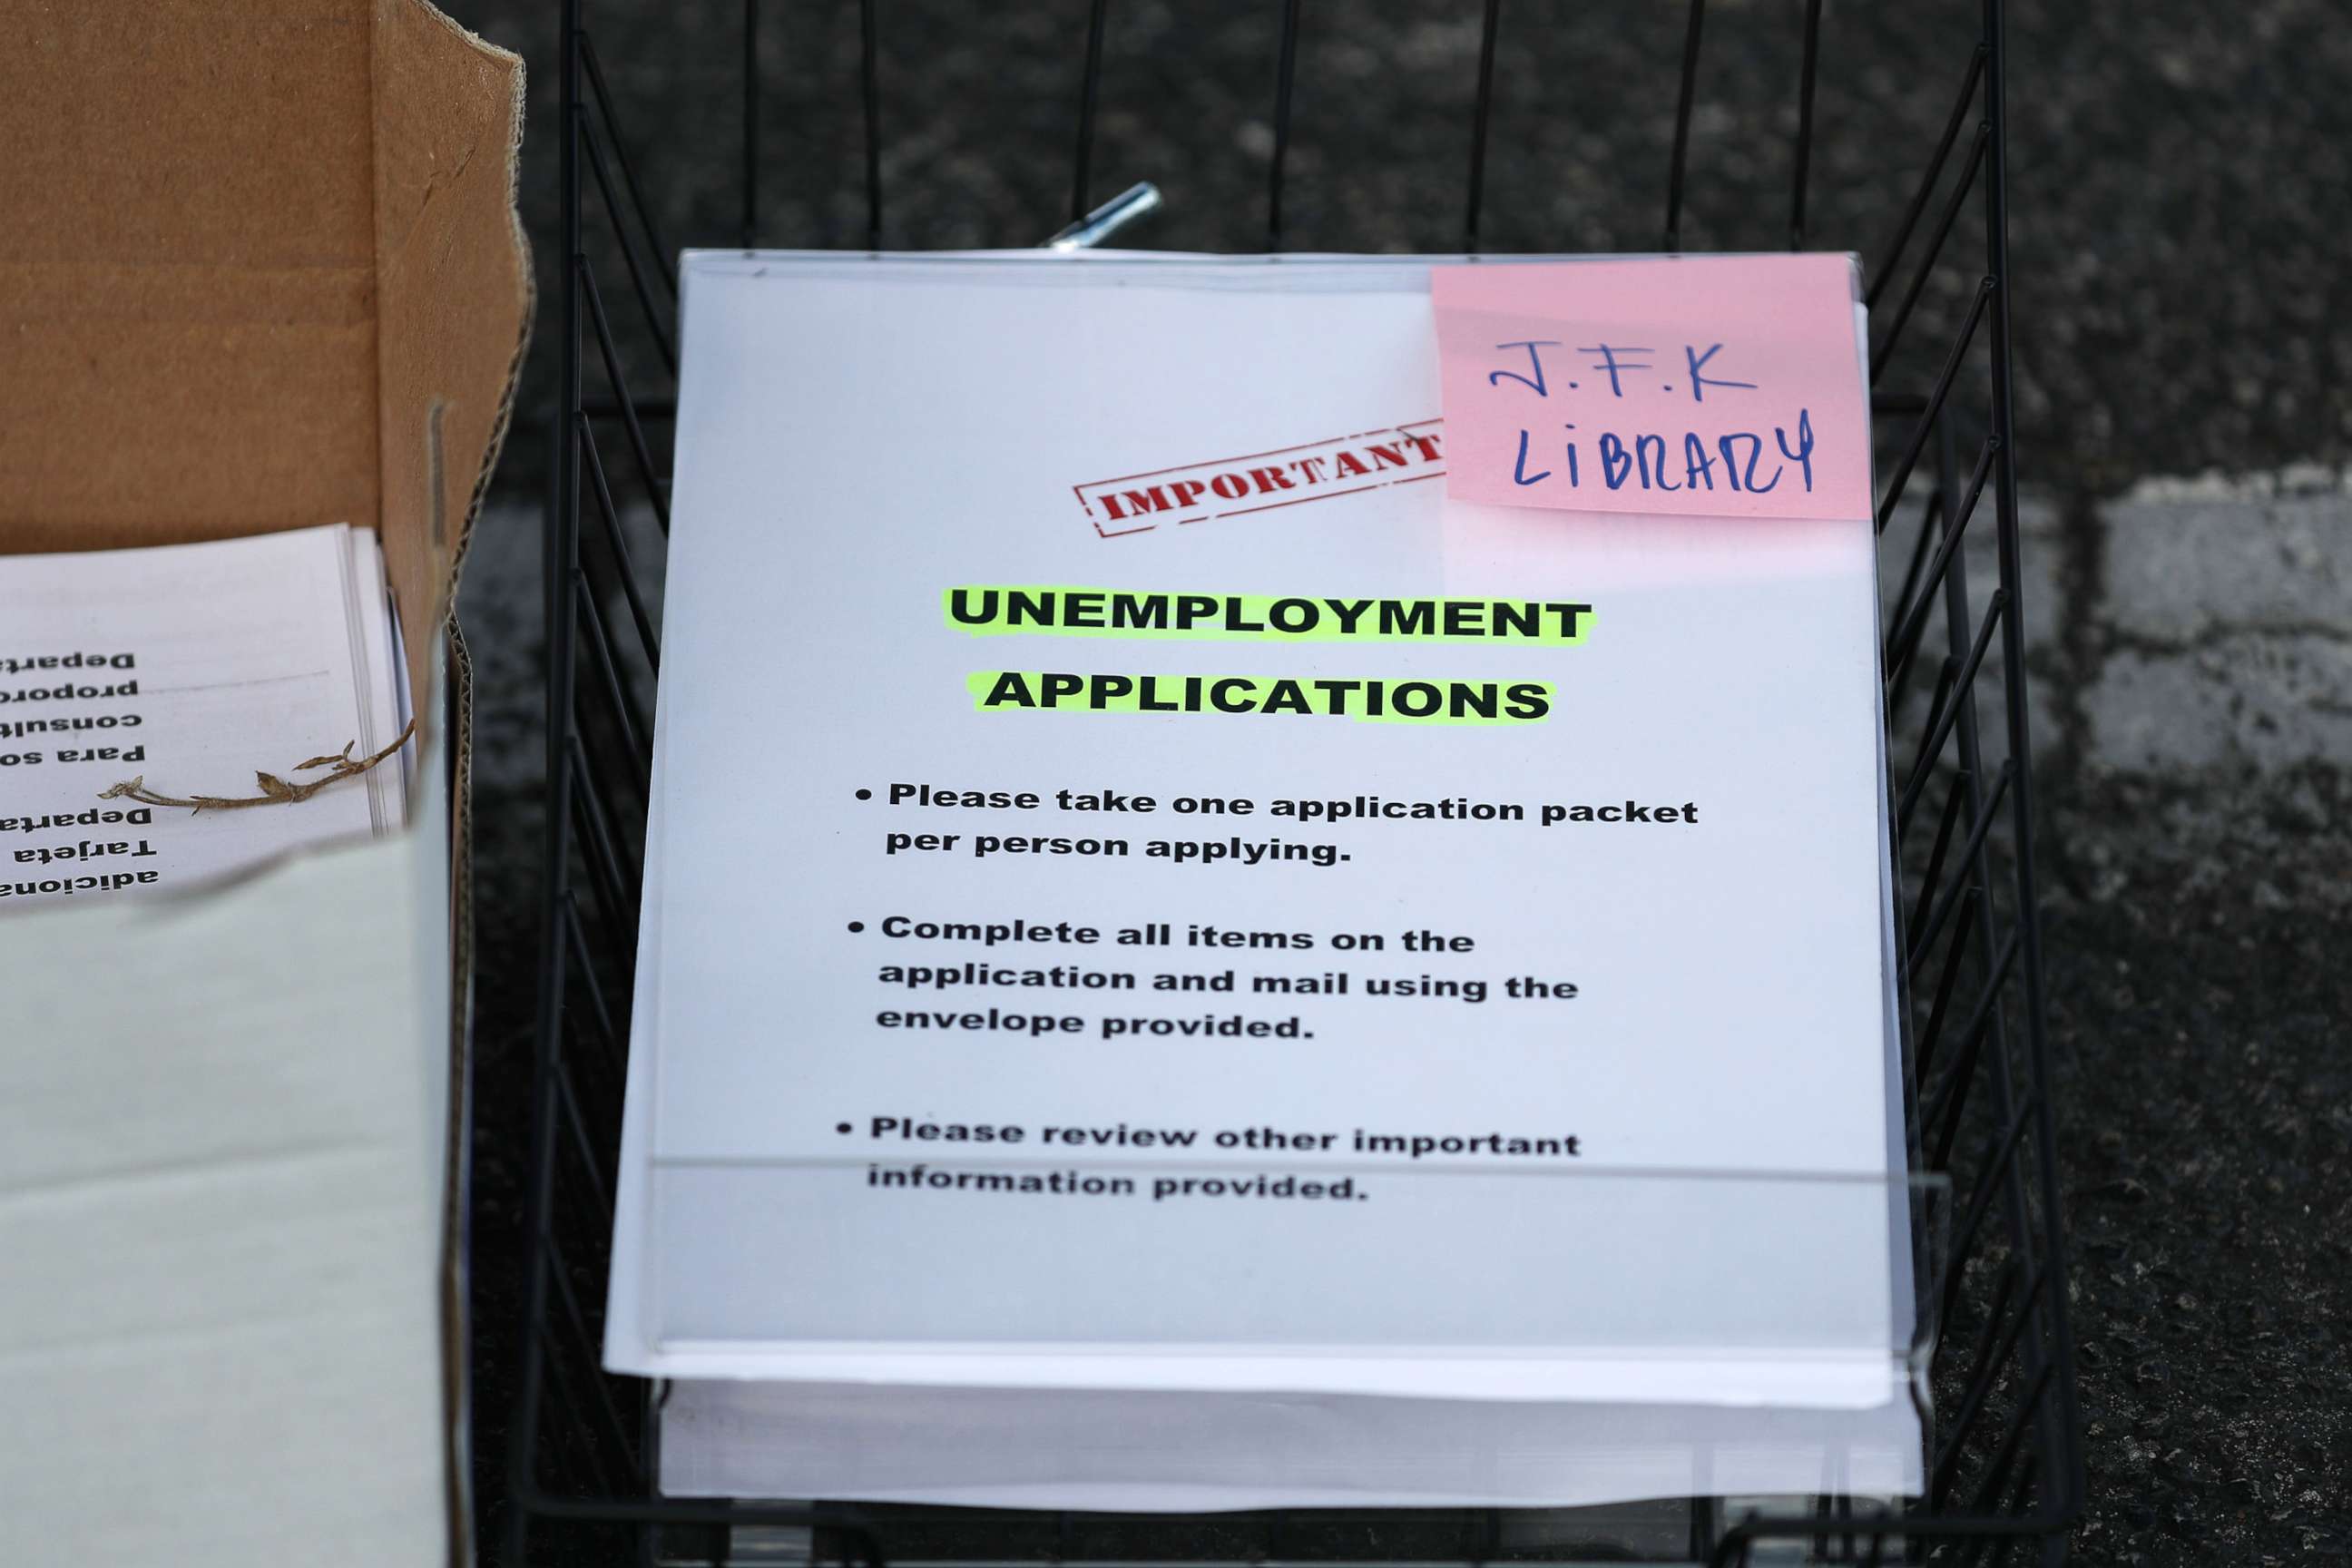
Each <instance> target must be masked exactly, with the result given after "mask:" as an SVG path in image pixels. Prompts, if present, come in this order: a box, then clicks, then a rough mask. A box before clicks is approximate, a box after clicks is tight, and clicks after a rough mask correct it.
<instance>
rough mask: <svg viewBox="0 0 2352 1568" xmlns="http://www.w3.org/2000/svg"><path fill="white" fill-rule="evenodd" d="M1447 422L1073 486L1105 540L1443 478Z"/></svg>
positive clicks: (1433, 421) (1371, 432) (1400, 427)
mask: <svg viewBox="0 0 2352 1568" xmlns="http://www.w3.org/2000/svg"><path fill="white" fill-rule="evenodd" d="M1444 437H1445V422H1444V420H1442V419H1423V420H1418V421H1416V422H1414V423H1412V424H1411V425H1391V426H1386V427H1384V428H1382V429H1378V430H1361V431H1358V432H1357V433H1356V434H1355V435H1352V436H1337V437H1332V438H1331V439H1330V440H1328V441H1310V442H1308V443H1307V444H1306V445H1305V446H1301V447H1276V448H1275V449H1274V450H1273V451H1270V452H1251V453H1247V454H1245V455H1244V456H1242V457H1238V458H1211V459H1210V460H1209V461H1207V462H1203V463H1190V464H1187V465H1185V466H1184V467H1182V468H1158V469H1154V470H1153V471H1151V472H1150V473H1144V474H1126V475H1123V476H1121V477H1120V478H1118V479H1095V480H1091V481H1089V482H1087V483H1085V484H1078V485H1072V486H1071V487H1070V489H1071V490H1072V491H1073V492H1074V493H1075V494H1076V496H1077V498H1078V504H1079V505H1080V506H1082V507H1084V508H1086V511H1087V521H1089V522H1091V523H1093V524H1094V528H1095V531H1096V532H1097V533H1098V534H1100V535H1101V536H1102V537H1103V538H1105V539H1117V538H1118V537H1120V536H1121V535H1123V534H1129V533H1148V532H1150V531H1151V530H1153V529H1155V528H1158V527H1160V526H1161V525H1162V524H1171V525H1181V524H1185V523H1193V522H1210V521H1215V520H1216V519H1218V518H1222V517H1240V516H1242V515H1244V513H1248V512H1256V511H1272V510H1275V509H1276V507H1286V506H1303V505H1305V504H1306V503H1307V502H1308V501H1317V500H1338V499H1339V497H1341V496H1352V495H1361V494H1363V493H1364V492H1365V491H1366V490H1377V489H1386V488H1387V487H1389V486H1390V485H1410V484H1417V483H1419V482H1420V481H1422V480H1423V479H1444V477H1445V447H1444Z"/></svg>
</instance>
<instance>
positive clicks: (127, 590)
mask: <svg viewBox="0 0 2352 1568" xmlns="http://www.w3.org/2000/svg"><path fill="white" fill-rule="evenodd" d="M0 627H5V643H6V647H5V649H0V899H5V900H6V902H5V903H0V912H5V911H6V910H15V909H24V908H29V907H31V906H33V905H35V904H37V903H40V902H42V901H44V900H64V899H73V898H82V899H90V898H105V897H111V896H124V895H131V894H137V893H142V892H153V891H161V890H163V889H195V888H198V887H200V886H201V885H202V884H203V883H204V882H205V879H211V878H215V877H219V876H222V875H225V874H227V873H230V872H235V871H239V870H244V869H247V868H251V867H253V866H255V865H258V864H260V863H262V862H264V861H267V860H268V859H271V858H275V857H276V856H278V855H280V854H283V853H285V852H286V851H289V850H291V849H298V848H301V847H307V846H310V845H315V844H323V843H330V842H332V841H334V840H336V839H340V838H348V837H356V836H364V835H367V834H371V833H388V832H391V831H392V830H394V828H396V827H398V826H402V825H403V824H404V823H405V822H406V821H407V819H408V807H407V795H408V791H407V773H408V765H407V763H406V762H405V761H404V760H401V759H396V758H395V757H394V756H393V755H392V753H394V752H405V753H406V756H407V757H408V758H413V757H414V755H415V748H414V746H413V745H409V744H406V743H405V742H404V735H405V734H406V732H407V730H408V721H409V717H410V714H409V708H408V694H407V691H406V684H407V682H406V679H405V676H404V661H403V660H402V658H400V654H399V644H400V631H399V626H398V624H397V617H396V616H394V610H393V605H392V601H391V596H390V595H389V593H388V592H387V591H386V588H385V586H384V577H383V552H381V551H380V550H379V549H378V548H377V545H376V538H375V534H374V531H373V530H370V529H354V528H351V527H348V526H345V525H343V524H340V523H338V524H334V525H331V526H328V527H321V528H312V529H299V530H295V531H289V532H285V533H267V534H258V535H256V536H254V537H251V538H247V539H226V540H215V541H212V542H207V543H202V544H165V545H156V546H153V547H151V548H148V549H142V550H96V551H89V552H81V553H78V554H66V555H0ZM378 764H381V765H378Z"/></svg>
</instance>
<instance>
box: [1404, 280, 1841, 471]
mask: <svg viewBox="0 0 2352 1568" xmlns="http://www.w3.org/2000/svg"><path fill="white" fill-rule="evenodd" d="M1854 279H1855V268H1854V264H1853V258H1851V257H1848V256H1685V257H1661V258H1655V259H1653V260H1643V261H1569V262H1479V263H1475V264H1472V265H1469V266H1461V267H1438V268H1432V269H1431V272H1430V279H1429V282H1430V294H1431V297H1432V300H1433V303H1434V304H1435V306H1436V310H1437V354H1438V362H1439V374H1440V380H1441V384H1442V388H1443V391H1444V399H1445V449H1446V463H1445V489H1446V493H1447V494H1448V495H1451V496H1452V497H1453V498H1454V500H1467V501H1484V502H1489V503H1493V504H1496V505H1502V506H1535V507H1552V508H1557V509H1559V510H1570V511H1638V512H1651V513H1664V514H1689V515H1701V516H1710V517H1807V518H1852V517H1867V516H1869V515H1870V511H1871V500H1870V413H1869V405H1868V402H1867V400H1866V397H1865V395H1864V387H1863V373H1862V360H1861V353H1860V350H1859V348H1858V346H1857V344H1856V342H1855V341H1854V331H1855V313H1854Z"/></svg>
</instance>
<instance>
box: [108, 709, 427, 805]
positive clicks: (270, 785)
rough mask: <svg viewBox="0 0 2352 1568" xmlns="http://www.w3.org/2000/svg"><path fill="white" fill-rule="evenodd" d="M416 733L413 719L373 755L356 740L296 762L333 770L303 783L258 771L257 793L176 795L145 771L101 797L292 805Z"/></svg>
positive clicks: (363, 768) (299, 768) (306, 768)
mask: <svg viewBox="0 0 2352 1568" xmlns="http://www.w3.org/2000/svg"><path fill="white" fill-rule="evenodd" d="M415 733H416V721H415V720H414V719H411V720H410V721H408V728H406V729H405V730H403V731H401V732H400V734H399V735H398V736H397V737H396V738H395V739H394V741H393V742H392V744H390V745H389V746H386V747H385V748H384V749H383V750H382V751H381V752H376V753H375V754H374V755H373V756H370V757H354V756H352V747H353V746H356V745H358V744H359V742H357V741H352V742H349V743H348V744H346V745H345V746H344V747H343V749H342V750H341V752H337V753H336V754H334V755H332V756H326V757H312V758H310V760H309V761H308V762H300V763H295V764H294V766H293V769H292V771H293V772H295V773H308V772H310V770H311V769H312V768H326V769H328V770H330V771H329V772H328V773H326V774H325V775H324V776H322V777H320V778H315V779H305V780H304V781H302V782H301V783H299V784H289V783H287V782H286V781H285V780H284V779H281V778H279V777H278V775H277V774H276V773H261V772H258V771H257V772H256V773H254V775H253V778H254V782H255V783H256V784H259V785H260V786H261V793H260V794H259V795H247V796H245V797H242V798H231V797H228V796H226V795H190V796H189V797H188V798H187V799H185V800H182V799H180V798H179V797H177V796H176V795H158V794H156V793H155V792H154V791H153V790H151V789H149V788H148V787H147V780H146V778H145V777H144V775H142V776H141V777H139V778H135V779H125V780H123V781H122V782H121V784H116V785H115V786H114V787H113V788H112V789H109V790H100V792H99V796H98V798H99V799H100V800H135V801H141V802H143V803H144V804H146V805H184V806H186V807H187V808H188V809H189V810H191V811H242V810H243V809H244V808H245V807H247V806H248V805H293V804H294V803H295V802H297V801H302V800H308V799H310V797H311V796H312V795H316V794H318V793H319V792H320V790H322V789H324V788H326V787H327V786H328V785H329V784H338V783H341V781H342V780H344V779H351V778H357V777H359V775H360V774H362V773H365V772H367V771H368V770H369V769H370V768H372V767H373V766H375V765H376V764H377V763H380V762H382V761H383V760H384V759H385V758H386V757H388V756H391V755H392V754H393V753H394V752H397V751H398V750H400V748H401V747H403V746H404V745H406V744H408V738H409V737H410V736H411V735H414V734H415Z"/></svg>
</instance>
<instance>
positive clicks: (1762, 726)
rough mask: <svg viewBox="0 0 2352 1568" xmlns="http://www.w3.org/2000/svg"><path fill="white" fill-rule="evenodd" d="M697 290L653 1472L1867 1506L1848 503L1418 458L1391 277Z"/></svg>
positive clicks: (1860, 711)
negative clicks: (1575, 503) (1640, 491)
mask: <svg viewBox="0 0 2352 1568" xmlns="http://www.w3.org/2000/svg"><path fill="white" fill-rule="evenodd" d="M686 276H687V279H688V292H687V309H686V319H685V346H686V378H685V384H684V387H683V392H682V397H681V403H680V411H679V433H678V452H677V490H676V495H675V499H674V505H673V528H674V531H673V535H672V544H671V552H672V553H671V560H670V569H669V579H668V590H667V592H668V605H669V610H668V615H667V646H666V648H665V668H664V671H663V681H662V693H661V705H660V712H659V719H658V723H657V726H656V729H657V734H656V775H655V789H654V805H653V812H652V818H651V823H650V826H649V833H648V849H647V870H646V898H645V907H644V918H643V922H642V936H641V940H640V950H639V953H640V959H639V971H638V977H637V992H636V1002H635V1015H634V1023H633V1039H632V1050H631V1057H630V1084H629V1096H628V1108H627V1117H626V1121H625V1138H624V1161H623V1173H622V1182H621V1191H620V1194H619V1212H618V1222H617V1225H616V1229H615V1237H614V1269H613V1282H612V1290H611V1296H610V1302H609V1309H608V1320H607V1323H608V1326H607V1338H606V1359H607V1362H608V1364H610V1365H611V1366H613V1367H614V1368H615V1369H618V1370H625V1371H630V1372H636V1373H646V1374H652V1375H658V1376H664V1377H669V1378H674V1379H678V1380H681V1381H680V1382H679V1383H678V1384H677V1387H676V1388H674V1389H673V1391H672V1393H671V1394H670V1397H669V1398H668V1400H667V1404H666V1405H665V1407H664V1415H663V1433H662V1445H661V1452H662V1456H663V1460H662V1463H663V1473H662V1482H663V1485H664V1487H665V1488H666V1489H667V1490H670V1491H672V1492H674V1493H681V1494H694V1495H746V1494H750V1495H772V1496H805V1495H822V1496H834V1497H848V1498H869V1499H889V1500H931V1501H943V1502H962V1503H984V1502H986V1503H1001V1504H1015V1505H1036V1506H1054V1507H1069V1508H1089V1507H1093V1508H1171V1509H1173V1508H1232V1507H1253V1506H1272V1505H1279V1504H1314V1503H1331V1502H1341V1501H1349V1502H1359V1503H1361V1502H1372V1501H1393V1502H1468V1503H1527V1504H1532V1503H1573V1502H1591V1501H1599V1500H1611V1499H1626V1498H1638V1497H1645V1496H1660V1495H1672V1494H1677V1493H1691V1492H1715V1493H1721V1492H1758V1491H1792V1492H1805V1491H1814V1490H1838V1491H1846V1492H1896V1491H1903V1490H1906V1489H1915V1488H1916V1485H1917V1480H1918V1469H1919V1456H1918V1428H1917V1424H1916V1416H1915V1414H1914V1411H1913V1407H1912V1405H1911V1404H1910V1400H1909V1392H1908V1388H1907V1385H1906V1377H1905V1373H1904V1361H1905V1352H1906V1350H1907V1348H1908V1346H1909V1344H1910V1342H1911V1338H1912V1335H1913V1331H1914V1326H1915V1325H1914V1313H1913V1303H1912V1300H1911V1294H1910V1289H1909V1270H1910V1264H1909V1251H1910V1243H1909V1228H1908V1216H1907V1205H1906V1203H1905V1201H1904V1195H1905V1194H1904V1188H1903V1186H1902V1175H1903V1164H1902V1159H1901V1148H1900V1140H1899V1133H1898V1132H1897V1131H1896V1129H1897V1128H1898V1127H1899V1116H1897V1115H1895V1114H1893V1110H1892V1108H1893V1107H1894V1106H1895V1104H1896V1103H1898V1101H1897V1095H1898V1092H1899V1091H1898V1088H1897V1079H1896V1076H1895V1062H1894V1060H1893V1058H1892V1051H1893V1049H1894V1035H1893V1032H1892V1018H1891V1014H1890V1006H1891V1003H1890V987H1891V984H1892V973H1893V972H1892V966H1891V961H1890V947H1891V942H1890V937H1889V930H1890V928H1889V924H1888V921H1889V915H1888V903H1887V897H1886V870H1885V835H1884V832H1883V830H1882V810H1883V806H1882V803H1883V800H1884V794H1885V792H1884V785H1883V783H1882V782H1881V781H1882V764H1881V762H1880V760H1879V755H1878V734H1879V722H1878V677H1877V670H1876V664H1875V658H1874V647H1875V639H1874V617H1875V608H1874V606H1875V597H1874V547H1873V534H1872V530H1871V528H1870V524H1869V521H1868V519H1867V518H1866V517H1862V516H1853V517H1825V518H1816V519H1809V520H1776V521H1771V522H1769V524H1763V523H1759V522H1757V521H1753V520H1748V521H1729V520H1725V519H1719V518H1706V517H1680V518H1655V517H1643V516H1629V515H1616V516H1609V515H1593V514H1581V513H1568V512H1559V511H1544V512H1538V511H1530V510H1520V509H1517V508H1509V507H1494V506H1477V505H1469V504H1464V503H1460V502H1456V501H1454V500H1449V499H1448V497H1447V495H1446V487H1445V485H1444V482H1443V476H1444V471H1445V469H1444V455H1445V447H1444V425H1443V424H1442V422H1441V421H1440V420H1439V419H1438V418H1437V416H1438V414H1439V398H1438V380H1439V378H1438V369H1437V363H1436V348H1435V344H1434V342H1433V332H1432V329H1431V317H1430V301H1429V294H1428V288H1429V284H1428V279H1429V264H1428V263H1427V262H1425V261H1402V260H1393V259H1360V260H1349V259H1321V260H1307V261H1286V262H1283V263H1281V264H1279V265H1275V264H1268V263H1265V262H1212V261H1205V260H1190V259H1170V260H1150V261H1146V260H1139V259H1124V258H1113V259H1104V258H1095V259H1089V260H1087V261H1086V262H1084V263H1071V262H1066V261H1041V260H1027V259H1019V260H1016V259H978V258H961V259H952V260H916V259H912V258H907V259H886V260H878V261H877V260H850V259H844V258H820V257H783V256H758V257H743V256H728V257H721V256H696V257H690V258H688V266H687V268H686ZM1857 374H1859V370H1857Z"/></svg>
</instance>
